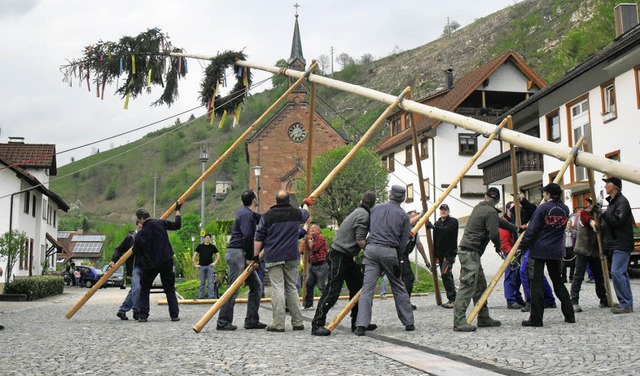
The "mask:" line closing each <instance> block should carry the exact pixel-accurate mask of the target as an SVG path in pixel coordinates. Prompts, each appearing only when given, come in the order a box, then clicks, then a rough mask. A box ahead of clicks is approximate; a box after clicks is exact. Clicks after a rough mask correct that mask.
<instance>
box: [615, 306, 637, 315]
mask: <svg viewBox="0 0 640 376" xmlns="http://www.w3.org/2000/svg"><path fill="white" fill-rule="evenodd" d="M631 312H633V308H631V307H613V308H611V313H614V314H616V315H617V314H620V313H631Z"/></svg>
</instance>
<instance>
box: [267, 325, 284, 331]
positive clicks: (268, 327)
mask: <svg viewBox="0 0 640 376" xmlns="http://www.w3.org/2000/svg"><path fill="white" fill-rule="evenodd" d="M267 332H277V333H282V332H284V328H282V329H279V328H275V327H273V326H271V325H268V326H267Z"/></svg>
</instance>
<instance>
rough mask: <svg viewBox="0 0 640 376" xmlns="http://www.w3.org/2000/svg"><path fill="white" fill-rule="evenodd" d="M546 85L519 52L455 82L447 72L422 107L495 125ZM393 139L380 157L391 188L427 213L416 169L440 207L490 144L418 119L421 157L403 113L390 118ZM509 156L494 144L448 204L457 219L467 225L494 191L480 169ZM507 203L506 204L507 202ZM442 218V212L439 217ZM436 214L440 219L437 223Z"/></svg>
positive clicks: (455, 128)
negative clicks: (398, 189) (401, 188)
mask: <svg viewBox="0 0 640 376" xmlns="http://www.w3.org/2000/svg"><path fill="white" fill-rule="evenodd" d="M545 86H546V84H545V82H544V80H542V79H541V78H540V77H539V76H538V75H537V74H536V73H535V72H534V71H533V70H532V69H531V68H529V66H527V64H526V63H525V62H524V61H523V60H522V58H521V57H520V56H518V55H517V54H516V53H514V52H513V51H507V52H505V53H503V54H502V55H500V56H498V57H496V58H495V59H493V60H492V61H490V62H488V63H486V64H484V65H482V66H481V67H479V68H477V69H475V70H474V71H472V72H470V73H469V74H467V75H465V76H464V77H462V78H460V79H459V80H457V81H456V82H455V83H454V82H453V71H452V70H451V69H449V70H448V71H446V72H445V88H444V90H441V91H439V92H437V93H435V94H433V95H431V96H428V97H426V98H424V99H421V100H420V101H419V102H420V103H423V104H426V105H429V106H432V107H437V108H440V109H443V110H447V111H451V112H456V113H458V114H462V115H466V116H469V117H472V118H476V119H479V120H483V121H486V122H493V121H494V120H495V119H497V118H498V117H499V116H501V115H502V114H504V113H505V112H506V111H507V110H509V109H510V108H513V107H515V106H516V105H518V104H519V103H521V102H523V101H524V100H526V99H527V98H528V97H529V96H531V95H533V94H534V93H536V92H537V91H539V90H540V89H541V88H543V87H545ZM388 122H389V127H390V134H389V136H388V137H387V138H386V139H385V140H383V143H382V144H381V145H380V148H379V150H378V154H379V155H380V156H381V157H382V160H383V162H384V163H385V164H386V165H387V168H388V170H389V184H390V185H393V184H400V185H403V186H406V188H407V199H406V202H405V204H404V208H405V209H406V210H410V209H416V210H418V211H420V210H422V205H421V202H420V197H421V196H420V184H421V182H420V181H419V179H418V173H417V167H416V164H417V163H420V164H421V166H422V170H423V178H424V181H423V182H422V184H424V186H425V190H426V195H427V200H428V201H430V202H434V201H435V200H436V199H437V198H438V197H440V196H441V194H442V192H443V191H444V190H445V189H446V188H447V187H449V184H450V183H451V182H452V181H453V180H454V179H455V178H456V177H457V176H458V175H459V174H460V172H461V170H462V169H463V167H464V166H465V165H466V164H467V163H468V161H469V160H470V159H471V157H472V156H473V155H474V154H475V153H476V151H477V150H478V148H479V146H481V145H482V144H483V143H484V141H485V140H486V139H485V138H484V137H481V136H479V135H478V134H474V133H472V132H470V131H467V130H465V129H463V128H461V127H458V126H455V125H453V124H450V123H446V122H440V121H436V120H434V119H430V118H428V117H426V116H422V115H419V114H416V115H415V122H416V130H417V133H418V141H419V148H420V154H419V155H417V156H416V155H415V153H414V149H413V140H412V131H411V127H410V126H409V125H410V117H409V114H408V113H406V112H405V111H398V112H396V113H394V114H393V115H391V116H390V117H389V119H388ZM502 151H503V148H502V145H501V143H500V142H498V141H493V142H492V143H491V145H490V146H489V148H488V149H487V150H486V151H485V152H484V153H483V154H482V156H481V157H480V158H479V159H478V161H477V162H476V164H475V165H474V166H473V167H472V168H471V169H470V170H469V171H468V172H467V173H466V174H465V175H464V177H463V178H462V180H461V181H460V183H459V184H457V186H456V187H455V188H454V189H453V190H452V191H451V193H450V194H449V196H448V197H447V198H446V199H445V200H444V202H445V203H446V204H448V205H449V208H450V209H451V215H452V216H454V217H456V218H458V219H460V220H461V221H462V223H465V222H466V217H468V216H469V214H471V210H472V209H473V207H474V206H475V205H476V204H477V203H478V202H480V200H481V199H482V197H483V194H484V192H486V190H487V188H488V186H487V184H486V183H485V182H484V181H483V175H482V170H480V169H479V168H478V164H479V163H481V162H483V161H486V160H488V159H490V158H492V157H494V156H496V155H498V154H500V153H501V152H502ZM501 201H502V202H504V200H501ZM436 214H437V212H436ZM436 214H434V219H435V218H437V217H436V216H435V215H436Z"/></svg>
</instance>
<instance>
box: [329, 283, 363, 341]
mask: <svg viewBox="0 0 640 376" xmlns="http://www.w3.org/2000/svg"><path fill="white" fill-rule="evenodd" d="M360 294H362V289H360V290H358V292H357V293H356V294H355V295H354V296H353V299H351V300H349V303H347V305H346V306H345V307H344V308H343V309H342V311H340V313H338V316H336V318H334V319H333V320H331V322H330V323H329V325H327V329H329V331H330V332H333V330H334V329H335V328H336V326H338V324H340V322H341V321H342V319H344V317H345V316H346V315H347V313H348V312H349V311H351V310H352V309H353V306H355V305H356V304H357V303H358V300H359V299H360Z"/></svg>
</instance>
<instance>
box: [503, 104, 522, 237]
mask: <svg viewBox="0 0 640 376" xmlns="http://www.w3.org/2000/svg"><path fill="white" fill-rule="evenodd" d="M507 121H508V122H509V129H513V120H512V118H511V115H509V116H507ZM509 155H510V157H511V185H512V186H513V187H512V188H513V205H514V210H515V213H516V225H518V226H520V225H521V224H522V218H521V217H520V187H518V166H517V162H518V160H517V158H518V156H517V155H516V147H515V146H514V145H512V144H509ZM505 201H506V200H505ZM505 210H506V208H505Z"/></svg>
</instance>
